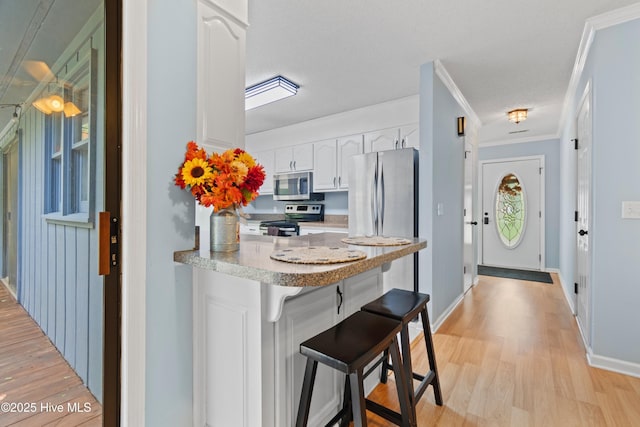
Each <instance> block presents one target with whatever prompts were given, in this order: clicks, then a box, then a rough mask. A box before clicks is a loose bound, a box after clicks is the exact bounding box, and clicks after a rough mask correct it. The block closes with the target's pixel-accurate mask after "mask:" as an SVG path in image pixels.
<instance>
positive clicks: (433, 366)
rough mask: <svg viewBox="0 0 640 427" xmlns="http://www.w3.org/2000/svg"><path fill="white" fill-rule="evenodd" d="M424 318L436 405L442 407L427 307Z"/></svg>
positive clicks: (423, 314) (422, 313) (423, 324)
mask: <svg viewBox="0 0 640 427" xmlns="http://www.w3.org/2000/svg"><path fill="white" fill-rule="evenodd" d="M420 314H421V316H420V317H422V329H423V330H424V342H425V344H426V346H427V357H428V359H429V368H430V369H431V371H432V372H433V374H434V375H435V378H434V379H433V381H432V382H431V385H432V386H433V394H434V396H435V399H436V404H437V405H438V406H442V391H441V390H440V376H439V375H438V367H437V366H436V353H435V351H434V349H433V338H432V336H431V326H430V323H429V314H428V313H427V307H426V306H425V307H424V309H423V310H422V311H421V313H420Z"/></svg>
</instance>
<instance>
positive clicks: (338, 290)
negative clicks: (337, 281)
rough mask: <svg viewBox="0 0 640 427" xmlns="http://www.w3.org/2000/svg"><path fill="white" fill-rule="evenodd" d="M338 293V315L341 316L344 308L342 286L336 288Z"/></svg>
mask: <svg viewBox="0 0 640 427" xmlns="http://www.w3.org/2000/svg"><path fill="white" fill-rule="evenodd" d="M336 293H337V294H338V314H340V307H342V292H341V291H340V286H337V287H336Z"/></svg>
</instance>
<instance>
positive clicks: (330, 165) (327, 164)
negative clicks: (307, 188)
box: [313, 139, 338, 191]
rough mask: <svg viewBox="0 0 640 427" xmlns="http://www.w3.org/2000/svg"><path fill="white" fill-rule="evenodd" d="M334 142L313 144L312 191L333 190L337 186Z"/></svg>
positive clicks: (333, 140)
mask: <svg viewBox="0 0 640 427" xmlns="http://www.w3.org/2000/svg"><path fill="white" fill-rule="evenodd" d="M336 157H337V150H336V140H335V139H331V140H328V141H320V142H315V143H314V144H313V162H314V168H313V191H320V190H335V189H336V188H337V186H338V178H337V173H336V164H337V159H336Z"/></svg>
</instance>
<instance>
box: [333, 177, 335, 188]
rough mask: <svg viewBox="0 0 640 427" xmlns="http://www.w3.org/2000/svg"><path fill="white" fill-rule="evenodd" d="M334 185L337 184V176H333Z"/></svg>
mask: <svg viewBox="0 0 640 427" xmlns="http://www.w3.org/2000/svg"><path fill="white" fill-rule="evenodd" d="M333 186H334V187H335V186H336V177H335V176H334V177H333Z"/></svg>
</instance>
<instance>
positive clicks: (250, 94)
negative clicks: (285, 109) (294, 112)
mask: <svg viewBox="0 0 640 427" xmlns="http://www.w3.org/2000/svg"><path fill="white" fill-rule="evenodd" d="M299 87H300V86H298V85H297V84H295V83H293V82H291V81H289V80H287V79H285V78H284V77H282V76H276V77H273V78H271V79H269V80H265V81H263V82H261V83H258V84H255V85H253V86H249V87H248V88H246V89H245V91H244V109H245V111H246V110H251V109H252V108H256V107H260V106H261V105H265V104H270V103H272V102H274V101H279V100H280V99H284V98H288V97H290V96H293V95H295V94H296V93H298V88H299Z"/></svg>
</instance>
